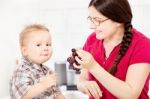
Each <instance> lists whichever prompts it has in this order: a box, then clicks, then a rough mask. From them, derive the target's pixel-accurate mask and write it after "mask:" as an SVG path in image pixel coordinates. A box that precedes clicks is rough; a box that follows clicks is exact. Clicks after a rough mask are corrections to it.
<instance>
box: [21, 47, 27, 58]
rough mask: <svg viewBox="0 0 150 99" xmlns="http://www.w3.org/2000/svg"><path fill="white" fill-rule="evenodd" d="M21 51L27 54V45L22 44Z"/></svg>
mask: <svg viewBox="0 0 150 99" xmlns="http://www.w3.org/2000/svg"><path fill="white" fill-rule="evenodd" d="M21 52H22V54H23V55H24V56H27V49H26V47H24V46H22V47H21Z"/></svg>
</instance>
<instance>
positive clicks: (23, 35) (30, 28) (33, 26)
mask: <svg viewBox="0 0 150 99" xmlns="http://www.w3.org/2000/svg"><path fill="white" fill-rule="evenodd" d="M39 30H43V31H48V32H49V29H48V28H47V27H46V26H45V25H42V24H31V25H28V26H26V27H25V28H24V29H23V30H22V32H21V33H20V36H19V43H20V46H21V47H22V46H23V45H24V41H25V39H26V37H27V35H29V34H30V33H31V32H33V31H39Z"/></svg>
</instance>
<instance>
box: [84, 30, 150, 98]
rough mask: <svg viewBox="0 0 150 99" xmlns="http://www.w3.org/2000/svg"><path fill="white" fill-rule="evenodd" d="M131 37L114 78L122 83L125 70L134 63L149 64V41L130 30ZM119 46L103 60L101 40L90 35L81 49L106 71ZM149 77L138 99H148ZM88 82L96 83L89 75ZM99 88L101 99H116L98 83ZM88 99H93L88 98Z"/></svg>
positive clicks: (103, 52) (94, 35) (135, 31)
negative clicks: (89, 54)
mask: <svg viewBox="0 0 150 99" xmlns="http://www.w3.org/2000/svg"><path fill="white" fill-rule="evenodd" d="M132 33H133V36H132V40H131V44H130V46H129V48H128V50H127V52H126V54H125V56H124V57H123V58H122V59H121V61H120V63H119V64H118V66H117V72H116V74H115V76H116V77H117V78H119V79H121V80H123V81H125V78H126V74H127V69H128V67H129V66H130V65H132V64H135V63H150V52H149V51H150V39H148V38H147V37H146V36H144V35H143V34H142V33H140V32H139V31H137V30H135V29H133V30H132ZM119 47H120V44H119V45H117V46H116V47H115V48H114V49H113V51H112V52H111V53H110V55H109V57H108V58H107V60H105V48H104V46H103V42H102V40H98V39H96V34H95V33H92V34H91V35H90V36H89V37H88V39H87V41H86V43H85V45H84V47H83V49H84V50H86V51H88V52H90V53H91V54H92V55H93V57H94V58H95V60H96V61H97V62H98V63H99V64H100V65H101V66H102V67H103V68H104V69H105V70H108V69H109V68H110V67H111V66H112V64H113V62H114V59H115V57H116V56H117V54H118V51H119ZM149 78H150V75H149V77H148V78H147V81H146V83H145V86H144V89H143V90H142V93H141V95H140V97H139V99H149V98H148V88H149ZM89 80H95V81H97V80H96V79H95V78H94V76H93V75H92V74H91V73H89ZM97 83H98V85H99V87H100V88H101V90H102V92H103V96H102V98H101V99H117V98H116V97H115V96H113V95H112V94H111V93H110V92H109V91H108V90H107V89H105V88H104V87H103V86H102V85H101V84H100V83H99V82H98V81H97ZM90 99H94V98H92V97H90Z"/></svg>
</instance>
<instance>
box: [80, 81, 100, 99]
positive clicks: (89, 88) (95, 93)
mask: <svg viewBox="0 0 150 99" xmlns="http://www.w3.org/2000/svg"><path fill="white" fill-rule="evenodd" d="M77 87H78V89H79V90H80V91H81V92H83V93H85V94H87V95H88V96H92V97H94V99H100V97H102V92H101V90H100V88H99V86H98V84H97V83H96V82H95V81H82V82H78V84H77Z"/></svg>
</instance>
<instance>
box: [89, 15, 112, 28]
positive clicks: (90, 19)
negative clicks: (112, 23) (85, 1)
mask: <svg viewBox="0 0 150 99" xmlns="http://www.w3.org/2000/svg"><path fill="white" fill-rule="evenodd" d="M87 20H89V21H90V22H92V23H93V24H95V25H96V26H100V24H101V23H103V22H105V21H107V20H109V18H107V19H105V20H101V19H100V18H99V17H93V18H92V17H91V16H88V17H87ZM93 20H95V21H93ZM95 22H98V23H95Z"/></svg>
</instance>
